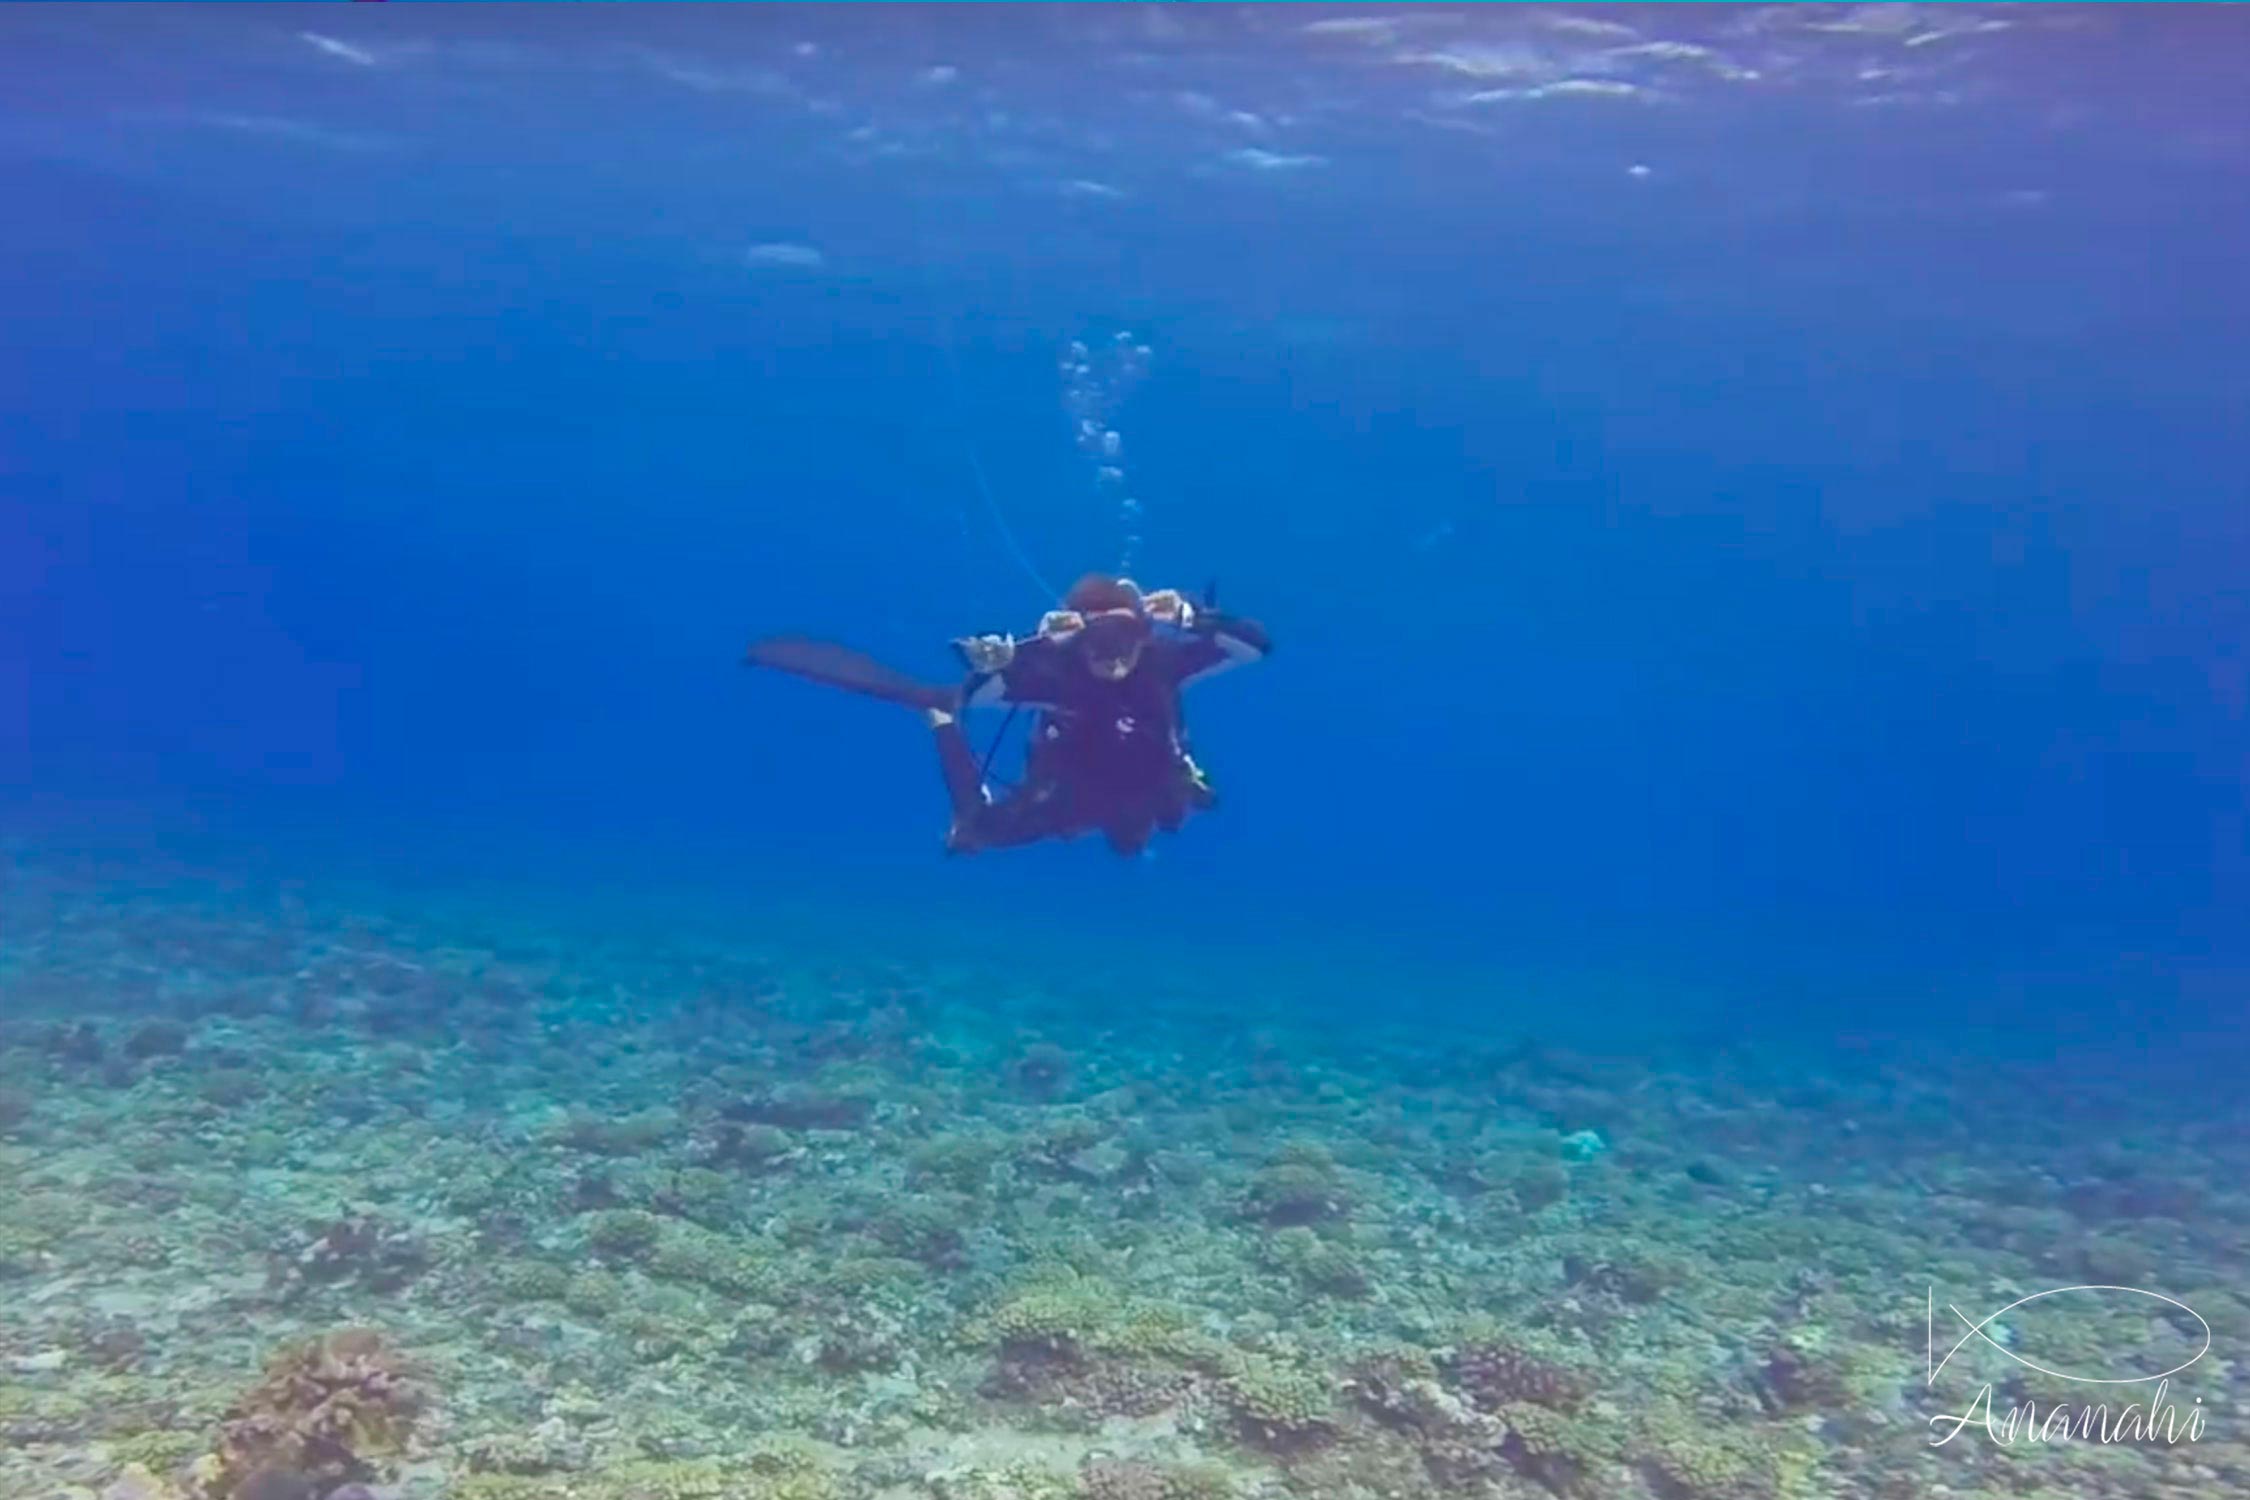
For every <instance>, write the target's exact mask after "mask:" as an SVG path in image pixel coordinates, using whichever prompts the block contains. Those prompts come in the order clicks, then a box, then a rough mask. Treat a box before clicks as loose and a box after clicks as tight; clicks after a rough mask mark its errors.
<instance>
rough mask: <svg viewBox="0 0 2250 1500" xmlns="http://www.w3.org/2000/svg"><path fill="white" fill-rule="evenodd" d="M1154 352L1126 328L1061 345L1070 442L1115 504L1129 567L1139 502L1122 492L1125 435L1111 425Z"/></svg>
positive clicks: (1100, 490)
mask: <svg viewBox="0 0 2250 1500" xmlns="http://www.w3.org/2000/svg"><path fill="white" fill-rule="evenodd" d="M1153 357H1154V351H1153V350H1151V349H1150V347H1149V346H1148V345H1147V344H1145V343H1143V342H1141V340H1140V337H1139V336H1138V335H1137V334H1135V333H1133V332H1132V331H1131V330H1129V329H1119V330H1117V331H1115V332H1113V333H1111V334H1109V335H1108V336H1107V337H1106V338H1102V339H1072V340H1071V341H1070V342H1068V343H1067V344H1065V345H1064V346H1063V355H1062V358H1061V360H1060V361H1059V364H1060V369H1061V372H1062V385H1063V399H1062V406H1063V411H1064V412H1065V413H1066V414H1067V415H1068V416H1069V417H1070V421H1071V433H1072V442H1073V443H1074V444H1075V446H1076V447H1077V449H1078V451H1079V452H1081V453H1083V454H1085V455H1086V456H1087V458H1088V459H1090V460H1092V462H1093V469H1094V488H1095V491H1096V493H1097V494H1099V495H1100V496H1102V497H1103V500H1104V502H1105V503H1112V504H1115V505H1116V506H1117V518H1118V531H1119V534H1120V535H1121V536H1122V537H1123V543H1124V558H1123V561H1122V563H1121V564H1120V566H1122V567H1129V566H1130V564H1131V562H1132V556H1133V551H1134V549H1135V548H1137V547H1138V546H1139V545H1140V540H1141V538H1140V533H1139V530H1138V527H1137V524H1136V523H1137V520H1138V518H1139V516H1140V513H1141V506H1140V502H1139V501H1137V500H1135V499H1133V498H1132V497H1131V495H1130V494H1128V493H1127V491H1126V478H1125V435H1124V433H1123V432H1121V431H1119V430H1118V428H1117V427H1116V426H1115V425H1113V422H1114V418H1115V417H1116V415H1117V413H1118V411H1119V410H1120V409H1121V408H1122V407H1123V406H1124V405H1125V402H1126V399H1127V398H1128V397H1130V396H1131V395H1132V393H1133V390H1134V388H1135V387H1137V386H1138V385H1139V384H1140V383H1141V381H1142V379H1143V378H1144V377H1145V376H1146V375H1147V374H1148V367H1149V362H1150V360H1151V359H1152V358H1153Z"/></svg>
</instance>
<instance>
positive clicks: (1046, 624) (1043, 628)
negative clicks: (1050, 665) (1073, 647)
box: [1039, 609, 1086, 641]
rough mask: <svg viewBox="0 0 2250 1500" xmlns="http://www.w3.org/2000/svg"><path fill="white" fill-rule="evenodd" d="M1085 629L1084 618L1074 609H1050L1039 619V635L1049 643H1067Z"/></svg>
mask: <svg viewBox="0 0 2250 1500" xmlns="http://www.w3.org/2000/svg"><path fill="white" fill-rule="evenodd" d="M1085 628H1086V617H1085V616H1084V615H1082V614H1080V613H1079V612H1078V611H1077V610H1075V609H1050V610H1048V611H1047V612H1046V613H1045V614H1043V615H1041V616H1040V617H1039V633H1040V634H1041V635H1042V636H1044V637H1046V638H1047V639H1048V640H1050V641H1067V640H1069V639H1070V638H1071V637H1072V636H1074V635H1076V634H1078V632H1079V631H1081V630H1084V629H1085Z"/></svg>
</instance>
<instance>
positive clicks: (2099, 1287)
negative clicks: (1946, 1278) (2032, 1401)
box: [1922, 1283, 2211, 1387]
mask: <svg viewBox="0 0 2250 1500" xmlns="http://www.w3.org/2000/svg"><path fill="white" fill-rule="evenodd" d="M2068 1292H2124V1293H2128V1294H2130V1295H2132V1296H2135V1297H2147V1298H2150V1299H2151V1300H2153V1301H2157V1302H2163V1303H2167V1304H2169V1305H2170V1306H2173V1307H2176V1308H2178V1309H2179V1310H2180V1311H2181V1312H2184V1313H2186V1314H2187V1315H2188V1316H2189V1317H2191V1318H2193V1319H2195V1321H2196V1326H2198V1327H2199V1328H2201V1329H2202V1330H2203V1344H2202V1347H2200V1348H2198V1349H2197V1350H2196V1351H2195V1352H2194V1353H2193V1354H2191V1355H2189V1356H2188V1357H2187V1358H2186V1359H2184V1360H2182V1361H2180V1363H2178V1364H2176V1365H2174V1366H2172V1368H2171V1369H2169V1370H2165V1371H2163V1372H2161V1373H2159V1374H2155V1375H2131V1376H2123V1377H2119V1376H2102V1375H2074V1374H2072V1373H2070V1372H2069V1371H2067V1370H2051V1369H2049V1368H2047V1366H2045V1365H2043V1364H2040V1363H2039V1362H2037V1361H2036V1360H2032V1359H2028V1358H2026V1357H2025V1356H2023V1355H2021V1354H2019V1353H2017V1352H2016V1351H2015V1350H2013V1349H2011V1348H2009V1347H2008V1346H2007V1345H2006V1344H2003V1343H2001V1342H2000V1341H1999V1340H1998V1339H1995V1338H1994V1337H1993V1336H1992V1335H1991V1334H1989V1333H1987V1332H1985V1330H1986V1329H1987V1328H1989V1327H1991V1326H1992V1324H1993V1323H1995V1322H1996V1321H1998V1320H1999V1319H2001V1318H2003V1317H2005V1316H2007V1315H2008V1314H2009V1313H2012V1312H2014V1311H2015V1310H2016V1309H2017V1308H2019V1307H2023V1306H2025V1305H2027V1304H2029V1303H2033V1302H2038V1301H2041V1300H2043V1299H2045V1298H2048V1297H2060V1296H2062V1295H2064V1294H2065V1293H2068ZM1945 1310H1946V1311H1947V1312H1949V1313H1951V1314H1953V1316H1954V1317H1956V1318H1958V1319H1960V1320H1961V1325H1962V1326H1963V1327H1964V1328H1966V1329H1967V1330H1968V1331H1967V1332H1966V1333H1964V1334H1962V1335H1961V1337H1960V1338H1959V1339H1957V1340H1955V1341H1954V1344H1953V1347H1952V1348H1950V1349H1948V1350H1946V1351H1945V1358H1943V1359H1939V1358H1938V1357H1937V1288H1936V1287H1934V1286H1933V1287H1930V1288H1928V1290H1927V1313H1926V1315H1927V1321H1928V1331H1927V1337H1928V1340H1929V1344H1928V1349H1927V1352H1926V1355H1925V1365H1926V1368H1927V1372H1928V1373H1927V1375H1926V1376H1925V1378H1924V1380H1923V1382H1922V1383H1923V1385H1924V1386H1925V1387H1930V1386H1935V1385H1936V1384H1937V1378H1938V1376H1939V1374H1940V1373H1942V1372H1943V1371H1944V1369H1945V1367H1946V1366H1947V1365H1948V1364H1950V1363H1952V1361H1953V1356H1954V1355H1956V1354H1959V1353H1960V1352H1961V1350H1962V1347H1963V1346H1964V1345H1966V1344H1967V1343H1968V1342H1969V1340H1971V1339H1982V1340H1984V1341H1985V1342H1986V1343H1987V1344H1990V1345H1991V1346H1992V1347H1993V1348H1995V1349H1997V1350H1999V1351H2000V1352H2001V1353H2002V1354H2005V1355H2006V1356H2008V1358H2010V1359H2012V1360H2014V1361H2015V1362H2016V1363H2017V1364H2019V1365H2022V1366H2023V1367H2024V1368H2026V1369H2029V1370H2037V1371H2038V1372H2039V1373H2040V1374H2042V1375H2049V1376H2053V1377H2054V1378H2055V1379H2057V1380H2068V1381H2073V1382H2075V1383H2077V1384H2079V1385H2147V1384H2148V1383H2150V1382H2151V1381H2159V1380H2169V1379H2170V1378H2171V1377H2172V1376H2174V1375H2177V1374H2179V1373H2180V1372H2181V1371H2182V1370H2185V1369H2187V1368H2188V1367H2190V1366H2191V1365H2193V1364H2195V1363H2196V1362H2197V1361H2198V1360H2200V1359H2202V1358H2203V1356H2204V1355H2206V1354H2209V1353H2210V1352H2211V1324H2210V1321H2209V1320H2208V1319H2206V1318H2205V1317H2204V1316H2203V1314H2201V1313H2199V1312H2197V1311H2196V1310H2195V1309H2194V1308H2192V1307H2190V1306H2188V1305H2187V1304H2186V1303H2185V1302H2182V1301H2181V1300H2180V1299H2179V1298H2177V1297H2167V1296H2166V1295H2164V1293H2162V1292H2152V1291H2149V1290H2148V1289H2146V1288H2145V1287H2137V1286H2111V1285H2106V1284H2094V1283H2088V1284H2086V1285H2082V1286H2058V1287H2052V1288H2050V1289H2048V1290H2047V1291H2044V1292H2033V1293H2032V1294H2031V1295H2030V1296H2028V1297H2018V1298H2017V1299H2016V1300H2015V1301H2013V1302H2011V1303H2009V1304H2008V1305H2007V1306H2006V1307H2003V1308H2001V1309H1999V1310H1998V1311H1996V1312H1992V1313H1987V1314H1986V1315H1985V1316H1984V1317H1982V1318H1980V1319H1978V1320H1976V1321H1975V1322H1971V1321H1970V1319H1969V1315H1968V1314H1967V1313H1965V1312H1963V1311H1961V1309H1960V1308H1958V1307H1956V1306H1954V1305H1953V1304H1952V1303H1950V1302H1948V1303H1947V1304H1946V1305H1945Z"/></svg>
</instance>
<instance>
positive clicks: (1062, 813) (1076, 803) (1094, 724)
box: [745, 573, 1272, 855]
mask: <svg viewBox="0 0 2250 1500" xmlns="http://www.w3.org/2000/svg"><path fill="white" fill-rule="evenodd" d="M953 646H954V650H955V651H956V652H957V653H958V654H959V656H960V658H961V661H962V664H963V665H964V666H965V667H966V668H967V669H968V674H967V676H966V678H965V679H964V680H963V681H962V682H961V683H960V684H959V685H957V686H955V687H951V688H940V687H932V686H926V685H924V684H921V683H917V682H914V681H912V680H911V679H909V678H906V677H903V676H901V675H900V674H898V673H895V672H892V671H890V670H889V669H888V668H886V667H883V666H881V665H879V664H878V663H875V662H873V661H870V660H869V659H867V658H866V657H863V656H861V655H859V653H857V652H854V651H850V650H847V649H846V648H844V647H840V646H834V645H830V644H828V643H826V642H820V641H807V640H803V639H800V638H794V637H786V638H780V639H774V640H767V641H760V642H757V643H756V644H754V645H752V646H751V648H750V650H749V653H748V655H747V657H746V658H745V660H746V662H747V664H749V665H753V666H766V667H774V668H777V669H779V670H781V671H785V672H791V673H794V674H796V675H798V676H802V677H809V678H811V679H813V680H814V681H817V682H825V683H828V684H830V685H831V686H835V687H843V688H848V689H850V690H852V691H854V692H860V693H866V694H868V695H870V696H873V697H877V698H882V699H884V700H885V701H887V702H893V703H902V704H905V705H907V706H909V707H913V708H916V709H919V710H920V711H921V713H922V715H923V717H924V719H925V720H926V721H927V722H928V724H929V725H930V728H931V729H932V731H933V732H934V733H935V735H936V740H937V753H938V769H939V771H940V773H941V775H942V776H943V779H944V782H945V790H946V796H947V799H948V800H949V801H950V802H951V804H952V809H953V823H952V827H951V829H950V830H949V831H948V833H947V834H946V841H945V844H946V849H947V851H948V852H951V853H970V852H973V851H975V850H979V849H997V848H1005V847H1009V846H1013V845H1019V844H1029V843H1035V842H1037V841H1039V840H1041V839H1049V838H1061V839H1067V838H1074V837H1076V836H1078V835H1081V834H1086V833H1100V834H1101V835H1102V837H1103V838H1104V839H1105V840H1107V842H1108V844H1109V847H1110V848H1111V849H1113V850H1115V851H1116V852H1117V853H1119V854H1123V855H1134V854H1138V853H1139V852H1140V851H1141V850H1142V849H1143V848H1144V847H1146V846H1147V844H1148V841H1149V839H1150V838H1151V837H1152V836H1153V835H1154V834H1156V833H1157V832H1158V831H1160V830H1161V831H1163V832H1165V833H1172V832H1176V831H1177V830H1178V829H1179V827H1180V825H1181V824H1182V823H1183V822H1185V821H1186V820H1187V817H1188V815H1189V814H1190V813H1193V812H1197V811H1200V810H1203V809H1205V808H1208V807H1210V806H1211V805H1212V803H1213V802H1214V801H1215V800H1216V799H1215V794H1214V793H1213V791H1212V789H1211V783H1210V780H1209V779H1208V778H1207V777H1206V776H1205V775H1204V774H1203V770H1202V768H1201V767H1200V766H1198V765H1197V764H1196V763H1195V759H1194V757H1193V756H1191V755H1190V754H1189V753H1188V748H1187V735H1186V726H1185V723H1184V721H1183V719H1182V716H1181V708H1180V691H1181V689H1182V688H1184V687H1186V686H1187V684H1189V683H1190V682H1196V681H1200V680H1202V679H1203V678H1206V677H1209V676H1212V675H1214V674H1215V673H1218V672H1221V671H1224V670H1225V669H1226V668H1228V667H1230V666H1235V665H1238V664H1240V663H1243V662H1250V661H1258V660H1261V659H1262V658H1264V657H1265V656H1266V654H1267V653H1268V652H1269V651H1270V650H1271V649H1272V646H1271V643H1270V642H1269V641H1268V639H1267V637H1266V633H1265V631H1264V630H1263V629H1262V628H1261V627H1260V626H1259V625H1258V624H1257V623H1256V622H1254V621H1251V620H1245V619H1241V618H1238V617H1235V616H1232V615H1225V614H1222V613H1220V612H1219V610H1218V609H1217V608H1216V606H1215V605H1213V604H1209V603H1205V604H1202V605H1197V604H1194V603H1191V602H1190V601H1189V600H1188V599H1187V598H1186V597H1185V596H1183V595H1182V594H1181V593H1180V592H1179V591H1178V590H1176V589H1159V590H1156V591H1155V592H1153V593H1146V594H1144V593H1143V592H1142V591H1141V589H1140V588H1139V586H1138V585H1136V584H1135V583H1133V581H1132V580H1131V579H1128V578H1113V577H1110V576H1108V575H1106V574H1099V573H1093V574H1088V575H1087V576H1086V577H1084V578H1081V579H1080V580H1079V581H1078V582H1077V584H1076V585H1074V586H1073V587H1072V588H1071V590H1070V592H1069V594H1067V595H1066V596H1065V597H1064V599H1063V601H1062V607H1061V608H1059V609H1054V610H1050V611H1048V613H1047V615H1046V616H1045V617H1044V618H1043V619H1041V620H1040V622H1039V628H1038V630H1037V631H1036V632H1035V633H1033V634H1032V635H1031V636H1029V637H1027V638H1025V639H1023V640H1017V639H1015V638H1014V637H1012V636H1007V635H980V636H970V637H966V638H964V639H961V640H958V641H955V642H954V643H953ZM994 705H1004V706H1006V707H1007V708H1008V709H1009V710H1010V712H1011V714H1013V713H1014V712H1015V711H1017V710H1019V709H1023V708H1029V709H1031V710H1033V720H1032V726H1031V739H1030V746H1029V748H1028V750H1027V751H1026V753H1025V762H1024V774H1023V777H1022V780H1021V781H1019V782H1018V783H1017V784H1016V786H1015V787H1013V788H1012V789H1010V790H1008V791H1007V792H1006V793H1005V794H1004V795H1000V796H995V795H994V794H993V792H992V790H991V788H990V787H989V786H988V785H987V784H986V780H985V770H986V767H987V764H988V763H989V761H990V758H991V757H990V756H989V755H987V756H986V757H985V760H984V761H983V762H980V761H979V760H978V758H977V755H976V753H975V751H974V750H973V749H972V748H971V747H970V744H969V739H968V735H967V734H966V733H965V732H964V730H963V729H962V727H961V722H960V719H961V715H962V714H963V713H964V712H965V711H966V710H968V709H970V708H979V707H988V706H994Z"/></svg>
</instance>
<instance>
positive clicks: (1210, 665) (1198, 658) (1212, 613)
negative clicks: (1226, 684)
mask: <svg viewBox="0 0 2250 1500" xmlns="http://www.w3.org/2000/svg"><path fill="white" fill-rule="evenodd" d="M1181 607H1182V610H1183V613H1184V614H1185V629H1186V633H1187V639H1186V640H1185V641H1184V642H1183V643H1182V644H1181V645H1180V647H1179V650H1178V653H1177V655H1176V657H1175V658H1174V659H1175V662H1176V665H1175V667H1174V671H1175V673H1176V676H1177V680H1178V682H1179V684H1180V686H1182V687H1186V686H1187V685H1188V684H1189V683H1191V682H1201V681H1203V680H1204V679H1205V678H1207V677H1216V676H1217V675H1218V674H1219V673H1221V672H1224V671H1226V670H1227V669H1228V668H1229V667H1239V666H1242V665H1244V664H1245V663H1248V662H1254V661H1264V660H1265V659H1266V657H1267V656H1268V655H1270V654H1271V653H1272V651H1273V639H1272V637H1270V636H1268V635H1267V634H1266V628H1265V627H1264V626H1263V625H1260V624H1259V623H1258V622H1257V621H1256V620H1247V619H1243V618H1242V617H1240V616H1238V615H1223V614H1220V613H1219V612H1218V611H1217V610H1215V609H1210V608H1204V609H1195V608H1193V607H1192V606H1189V605H1187V604H1186V603H1185V602H1184V601H1183V603H1182V606H1181Z"/></svg>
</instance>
